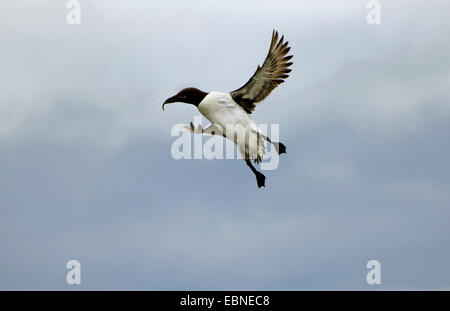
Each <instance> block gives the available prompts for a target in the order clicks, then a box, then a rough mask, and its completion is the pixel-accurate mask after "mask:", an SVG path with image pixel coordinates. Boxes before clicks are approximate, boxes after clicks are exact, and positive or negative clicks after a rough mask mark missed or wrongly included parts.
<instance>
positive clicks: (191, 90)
mask: <svg viewBox="0 0 450 311" xmlns="http://www.w3.org/2000/svg"><path fill="white" fill-rule="evenodd" d="M206 95H208V93H205V92H202V91H200V90H199V89H196V88H195V87H188V88H185V89H182V90H181V91H179V92H178V93H177V94H175V95H174V96H172V97H170V98H168V99H166V101H165V102H164V103H163V105H162V109H163V110H164V106H165V105H166V104H171V103H186V104H192V105H194V106H196V107H197V106H198V104H200V102H201V101H202V100H203V98H205V96H206Z"/></svg>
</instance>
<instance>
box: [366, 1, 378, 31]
mask: <svg viewBox="0 0 450 311" xmlns="http://www.w3.org/2000/svg"><path fill="white" fill-rule="evenodd" d="M366 8H367V9H368V10H369V11H368V12H367V15H366V21H367V24H369V25H379V24H381V3H380V1H378V0H369V1H368V2H367V5H366Z"/></svg>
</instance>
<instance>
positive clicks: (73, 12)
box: [66, 0, 81, 25]
mask: <svg viewBox="0 0 450 311" xmlns="http://www.w3.org/2000/svg"><path fill="white" fill-rule="evenodd" d="M66 7H67V9H69V12H67V15H66V21H67V24H69V25H79V24H81V3H80V1H79V0H70V1H68V2H67V5H66Z"/></svg>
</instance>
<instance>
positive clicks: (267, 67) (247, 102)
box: [230, 30, 292, 113]
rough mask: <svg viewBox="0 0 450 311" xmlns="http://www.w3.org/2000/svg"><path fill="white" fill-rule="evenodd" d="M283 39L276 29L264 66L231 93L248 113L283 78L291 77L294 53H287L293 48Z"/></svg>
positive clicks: (281, 81)
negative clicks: (291, 60)
mask: <svg viewBox="0 0 450 311" xmlns="http://www.w3.org/2000/svg"><path fill="white" fill-rule="evenodd" d="M283 41H284V36H282V37H281V39H280V40H278V32H277V31H276V30H274V31H273V33H272V41H271V43H270V48H269V53H268V54H267V57H266V60H265V61H264V64H263V65H262V67H260V66H258V68H257V69H256V71H255V73H254V74H253V76H252V77H251V78H250V80H248V82H247V83H246V84H245V85H244V86H243V87H241V88H240V89H237V90H235V91H233V92H231V93H230V94H231V97H233V100H234V101H235V102H236V103H238V104H239V105H240V106H242V108H244V110H245V111H246V112H247V113H252V111H253V110H254V109H255V106H256V105H255V104H256V103H258V102H260V101H262V100H263V99H264V98H266V97H267V96H268V95H269V94H270V92H272V90H273V89H275V88H276V87H277V86H278V84H281V83H283V82H284V80H283V79H286V78H287V77H289V75H288V73H289V72H291V69H289V68H288V67H289V66H290V65H292V62H289V60H290V59H291V58H292V55H288V56H286V54H287V53H288V52H289V50H290V49H291V48H290V47H289V46H288V41H286V42H283Z"/></svg>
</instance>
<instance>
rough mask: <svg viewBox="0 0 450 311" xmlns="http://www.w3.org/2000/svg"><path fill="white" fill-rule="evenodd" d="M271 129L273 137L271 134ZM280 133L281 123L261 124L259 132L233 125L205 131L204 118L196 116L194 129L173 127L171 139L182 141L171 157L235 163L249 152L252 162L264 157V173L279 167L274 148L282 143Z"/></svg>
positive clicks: (176, 144)
mask: <svg viewBox="0 0 450 311" xmlns="http://www.w3.org/2000/svg"><path fill="white" fill-rule="evenodd" d="M194 124H195V125H194ZM269 130H270V135H269V136H270V138H269V137H268V135H267V134H268V131H269ZM279 132H280V128H279V124H270V126H268V125H267V124H260V125H259V126H258V128H257V129H256V128H255V129H249V128H248V127H245V126H242V125H239V124H237V125H236V124H230V125H229V126H226V129H225V131H223V130H222V128H220V127H216V126H214V125H210V126H208V127H207V128H203V126H202V117H201V116H195V117H194V123H191V126H186V125H185V124H175V125H174V126H173V127H172V130H171V133H170V134H171V136H175V137H178V138H177V139H175V140H174V141H173V143H172V147H171V154H172V157H173V158H174V159H176V160H180V159H207V160H212V159H227V160H234V159H244V156H245V154H246V153H247V155H248V156H249V157H250V158H251V159H258V157H259V158H260V160H261V163H260V167H261V170H275V169H276V168H277V167H278V164H279V154H278V151H277V149H276V147H274V146H277V143H278V142H279ZM192 133H194V135H192ZM203 134H209V135H203ZM224 137H225V138H226V139H223V138H224ZM192 140H193V141H192ZM236 144H237V145H238V147H237V148H236ZM261 144H262V146H261ZM244 146H245V148H244ZM236 149H237V151H238V152H236ZM244 149H245V150H244ZM264 150H265V152H264Z"/></svg>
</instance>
